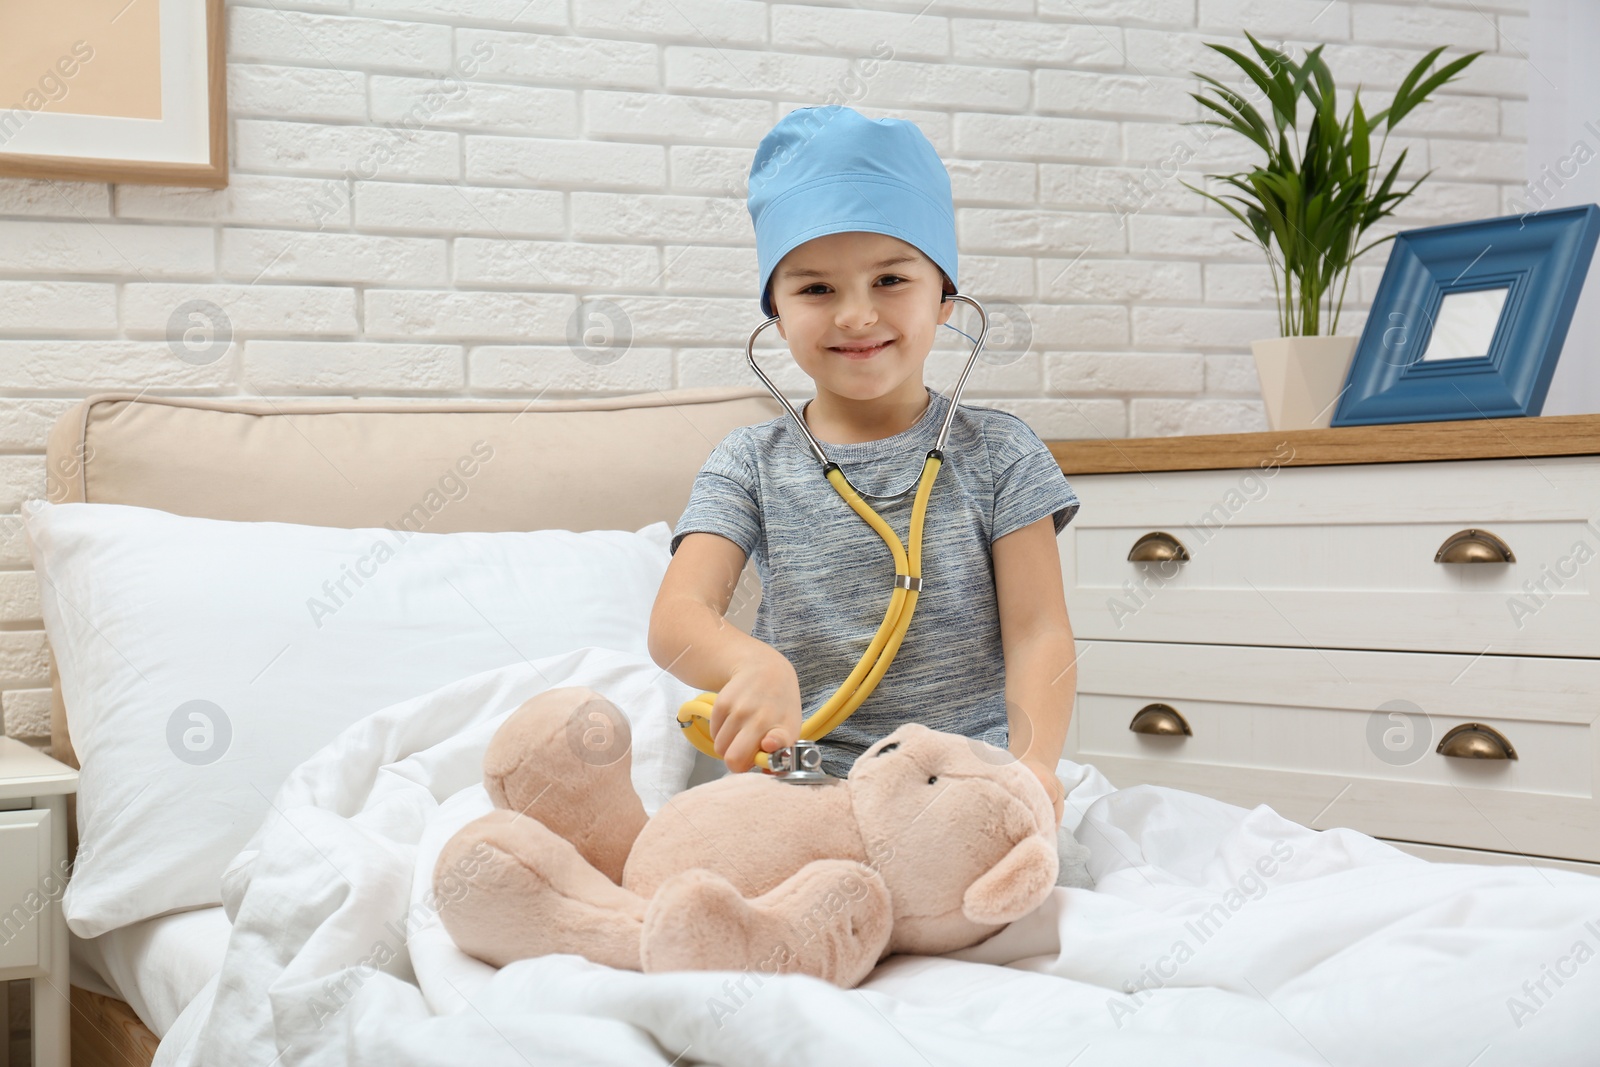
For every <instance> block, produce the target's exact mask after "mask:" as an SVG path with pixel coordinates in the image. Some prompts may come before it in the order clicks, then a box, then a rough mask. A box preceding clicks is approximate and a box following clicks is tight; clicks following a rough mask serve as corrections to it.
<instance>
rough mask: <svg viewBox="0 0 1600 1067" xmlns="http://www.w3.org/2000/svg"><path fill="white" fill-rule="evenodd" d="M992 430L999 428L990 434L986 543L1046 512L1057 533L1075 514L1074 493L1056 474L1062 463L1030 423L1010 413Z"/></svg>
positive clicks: (1037, 519) (1075, 494)
mask: <svg viewBox="0 0 1600 1067" xmlns="http://www.w3.org/2000/svg"><path fill="white" fill-rule="evenodd" d="M996 429H998V430H999V431H1000V432H999V433H998V434H997V435H991V437H990V439H989V453H990V458H991V460H992V461H993V462H994V465H995V480H994V526H993V533H992V534H991V535H990V538H989V540H990V542H991V543H992V542H994V541H998V540H999V539H1000V538H1002V537H1004V536H1005V535H1006V534H1008V533H1011V532H1012V531H1014V530H1020V529H1022V528H1023V527H1024V526H1027V525H1028V524H1029V523H1032V522H1037V521H1039V520H1040V519H1042V518H1044V517H1045V516H1046V515H1049V516H1051V517H1052V518H1053V519H1054V521H1055V532H1056V533H1057V534H1059V533H1061V531H1062V530H1064V529H1066V526H1067V523H1069V522H1071V521H1072V518H1073V516H1074V515H1076V514H1077V513H1078V494H1077V493H1076V492H1075V491H1074V490H1073V488H1072V485H1071V483H1069V482H1068V481H1067V476H1066V475H1065V474H1063V473H1061V465H1060V464H1059V463H1058V462H1057V461H1056V458H1055V456H1054V455H1052V454H1051V452H1050V449H1049V448H1048V447H1046V445H1045V443H1044V442H1043V441H1041V440H1040V439H1039V435H1038V434H1036V433H1034V432H1033V428H1032V427H1030V426H1029V425H1028V424H1027V423H1025V422H1023V421H1022V420H1021V419H1019V418H1017V417H1016V416H1015V415H1012V414H1010V413H1009V412H1007V413H1005V418H1004V419H1003V420H1001V423H1000V425H999V426H998V427H997V428H996ZM997 438H998V439H997Z"/></svg>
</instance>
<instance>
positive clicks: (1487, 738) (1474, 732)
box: [1434, 722, 1517, 759]
mask: <svg viewBox="0 0 1600 1067" xmlns="http://www.w3.org/2000/svg"><path fill="white" fill-rule="evenodd" d="M1434 751H1436V752H1438V753H1439V754H1440V755H1444V756H1454V757H1455V758H1456V759H1516V758H1517V750H1516V749H1514V748H1512V747H1511V742H1510V741H1507V740H1506V735H1505V734H1503V733H1501V732H1500V731H1499V730H1496V729H1495V728H1494V727H1493V726H1485V725H1484V724H1483V723H1481V722H1464V723H1462V724H1461V725H1460V726H1457V727H1454V728H1452V729H1451V731H1450V732H1449V733H1447V734H1445V735H1444V737H1442V738H1440V739H1439V747H1438V748H1437V749H1435V750H1434Z"/></svg>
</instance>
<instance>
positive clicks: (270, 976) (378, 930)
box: [156, 649, 1600, 1067]
mask: <svg viewBox="0 0 1600 1067" xmlns="http://www.w3.org/2000/svg"><path fill="white" fill-rule="evenodd" d="M556 685H590V686H593V687H594V688H595V689H597V690H599V691H600V692H602V693H605V694H606V695H607V696H608V697H611V698H612V699H613V700H614V701H616V702H617V703H618V704H619V706H621V707H623V709H624V710H625V711H627V712H628V713H629V714H630V715H631V716H634V717H635V718H636V719H638V718H639V717H642V716H648V715H660V716H666V717H667V718H668V719H670V717H671V716H672V714H673V712H674V711H675V709H676V707H677V704H678V703H679V702H681V701H682V700H685V699H688V698H689V697H690V696H691V695H692V691H691V690H688V689H686V688H685V687H684V686H682V685H681V684H679V683H677V682H676V681H675V680H674V679H672V678H671V676H669V675H666V674H664V673H663V672H661V671H660V670H659V669H658V668H656V667H655V666H654V665H653V664H650V663H648V662H646V661H643V660H640V659H638V658H636V657H633V656H630V655H627V654H624V653H620V652H613V651H609V650H602V649H582V650H578V651H576V652H573V653H571V654H568V655H565V656H560V657H552V658H551V659H546V660H541V661H538V662H537V663H535V664H517V665H515V666H511V667H507V668H504V669H503V670H497V671H491V672H488V673H485V674H481V675H477V676H474V677H472V678H468V679H463V680H462V681H461V682H460V683H457V684H455V685H452V686H448V687H446V688H444V689H441V690H439V691H437V692H434V693H429V694H425V695H423V696H421V697H418V698H416V699H414V700H411V701H407V702H405V703H403V704H399V705H396V706H394V707H392V708H389V709H386V710H385V711H383V712H380V713H379V714H377V715H375V716H373V717H372V718H370V719H368V720H366V721H364V722H362V723H359V724H357V725H356V726H354V727H352V728H351V729H350V730H347V731H346V732H345V733H344V734H343V735H341V736H340V737H339V738H338V739H337V740H336V741H335V742H334V743H333V744H331V745H330V746H329V747H327V748H326V749H324V750H323V751H322V752H320V753H318V754H317V755H316V756H315V757H313V758H312V759H311V760H309V761H307V762H306V763H305V764H304V765H302V766H301V767H300V768H299V769H298V770H297V771H296V773H295V774H294V776H293V777H292V778H291V779H290V780H289V782H288V783H286V784H285V786H284V787H283V789H282V790H281V791H280V793H279V794H278V796H277V798H276V800H275V803H274V807H275V811H276V814H275V815H274V816H273V818H271V819H270V820H269V821H268V822H267V824H266V825H264V826H263V828H262V830H261V832H260V833H258V834H257V836H256V839H255V840H254V841H253V842H252V846H253V847H252V848H250V849H247V850H246V851H245V852H244V853H241V855H240V857H239V859H238V860H236V861H235V864H234V866H233V867H232V868H231V869H230V871H229V874H228V876H227V878H226V879H225V887H224V888H225V894H224V897H225V906H226V907H227V909H228V912H229V914H230V916H231V917H232V918H233V921H234V929H233V934H232V938H231V940H230V943H229V946H228V951H227V955H226V957H225V960H224V964H223V968H222V972H221V973H220V974H219V975H218V977H217V978H216V979H215V980H214V981H213V982H212V983H211V984H210V985H209V986H208V987H207V988H206V990H205V991H204V992H203V993H202V994H201V995H200V996H199V997H197V998H196V999H195V1001H194V1002H193V1003H191V1004H190V1005H189V1007H188V1009H187V1010H186V1011H185V1012H184V1013H183V1015H182V1016H181V1017H180V1018H179V1020H178V1022H177V1024H176V1025H175V1026H174V1027H173V1029H172V1030H171V1031H170V1032H169V1033H168V1034H167V1035H166V1038H165V1039H164V1040H163V1041H162V1044H161V1049H160V1052H159V1053H158V1055H157V1057H156V1064H157V1067H173V1065H178V1064H182V1065H198V1064H206V1065H220V1064H227V1065H229V1067H235V1065H245V1064H259V1065H262V1067H267V1065H271V1064H283V1065H285V1067H291V1065H297V1064H316V1065H334V1064H351V1065H358V1067H393V1065H404V1064H418V1065H421V1064H438V1065H459V1064H470V1065H472V1067H498V1065H501V1064H505V1065H509V1067H525V1065H527V1064H541V1065H542V1064H547V1063H548V1064H552V1065H555V1064H576V1063H584V1064H617V1065H629V1067H636V1065H640V1064H672V1065H678V1064H693V1063H710V1064H730V1065H738V1067H756V1065H763V1064H784V1065H788V1064H799V1065H819V1067H841V1065H847V1064H858V1063H873V1064H888V1065H899V1064H906V1065H913V1067H928V1065H941V1067H942V1065H945V1064H951V1065H957V1064H960V1065H966V1064H976V1063H1012V1064H1039V1065H1045V1064H1049V1065H1052V1067H1067V1065H1075V1067H1091V1065H1105V1064H1130V1065H1133V1064H1137V1065H1139V1067H1153V1065H1161V1064H1175V1065H1176V1064H1181V1065H1184V1067H1192V1065H1201V1064H1213V1063H1214V1064H1226V1065H1228V1067H1239V1065H1243V1067H1256V1065H1270V1064H1295V1065H1324V1067H1326V1065H1330V1064H1331V1065H1341V1067H1342V1065H1345V1064H1351V1065H1360V1067H1368V1065H1376V1064H1403V1065H1405V1067H1423V1065H1429V1064H1439V1065H1442V1067H1468V1065H1471V1067H1491V1065H1525V1064H1539V1065H1541V1067H1553V1065H1561V1064H1573V1065H1580V1064H1584V1065H1590V1064H1594V1063H1596V1062H1600V1051H1597V1050H1600V961H1596V959H1595V956H1596V954H1597V952H1600V879H1596V878H1591V877H1589V876H1586V875H1579V874H1572V873H1567V872H1563V871H1559V870H1554V869H1547V868H1533V867H1531V866H1508V867H1486V866H1463V865H1450V864H1432V863H1427V862H1424V861H1422V860H1418V859H1415V858H1412V857H1410V856H1407V855H1405V854H1404V853H1401V852H1399V851H1396V850H1395V849H1393V848H1390V847H1389V846H1387V845H1384V844H1382V843H1380V842H1378V841H1375V840H1373V839H1372V838H1370V837H1367V836H1365V835H1363V834H1360V833H1356V832H1354V831H1349V830H1330V831H1324V832H1316V831H1312V830H1308V829H1306V828H1304V827H1302V826H1299V825H1296V824H1294V823H1291V822H1288V821H1287V820H1285V819H1282V818H1280V817H1279V816H1278V815H1277V814H1276V813H1274V812H1273V811H1272V810H1271V809H1269V808H1267V807H1265V806H1261V807H1257V808H1256V809H1254V810H1252V811H1247V810H1245V809H1243V808H1238V807H1234V806H1231V805H1227V804H1222V803H1219V802H1217V801H1213V800H1209V799H1207V798H1204V797H1200V796H1197V795H1194V794H1190V793H1184V792H1180V791H1177V790H1171V789H1162V788H1157V787H1150V786H1141V787H1137V788H1130V789H1124V790H1120V791H1115V790H1112V789H1111V787H1110V785H1109V783H1107V782H1106V781H1105V779H1104V778H1103V777H1102V776H1100V775H1099V773H1098V772H1096V771H1095V770H1094V769H1093V768H1092V767H1086V766H1079V765H1076V764H1071V763H1066V762H1064V763H1063V764H1062V768H1061V771H1062V775H1063V777H1064V778H1065V779H1066V780H1067V781H1068V783H1069V784H1071V785H1074V786H1075V787H1074V788H1073V789H1072V791H1071V793H1070V795H1069V802H1068V821H1069V823H1072V824H1074V825H1075V826H1076V828H1077V830H1078V836H1079V838H1080V840H1082V841H1084V842H1085V843H1086V844H1087V845H1088V846H1089V847H1090V848H1091V850H1092V852H1093V858H1092V861H1091V863H1090V870H1091V873H1092V874H1093V875H1094V877H1095V879H1096V883H1097V884H1096V886H1095V888H1094V889H1092V890H1087V889H1066V888H1057V889H1055V890H1054V892H1053V895H1052V897H1051V898H1050V899H1049V900H1048V901H1047V902H1046V904H1045V905H1044V906H1043V907H1041V908H1040V909H1039V910H1038V911H1037V912H1035V913H1034V914H1033V915H1031V916H1029V917H1028V918H1026V919H1024V920H1022V921H1020V922H1017V923H1015V924H1013V925H1012V926H1011V927H1009V928H1008V929H1006V930H1004V931H1002V932H1001V933H1000V934H998V935H996V936H995V937H993V938H991V939H990V940H989V941H987V942H985V943H983V944H982V945H979V946H976V947H975V948H972V949H968V950H965V951H963V952H959V953H955V954H953V955H951V956H949V957H939V958H919V957H891V958H890V959H889V960H887V961H885V962H884V964H883V965H881V966H880V967H879V968H878V969H877V970H876V971H875V972H873V974H872V975H871V977H870V978H869V979H868V980H867V981H866V983H864V984H863V985H862V986H861V987H860V988H859V989H856V990H849V991H846V990H840V989H836V988H834V987H833V986H830V985H828V984H826V983H823V982H820V981H817V980H815V979H811V978H806V977H796V976H784V977H763V976H761V975H759V974H756V973H753V972H752V973H746V974H734V973H730V972H706V973H682V974H664V975H642V974H635V973H631V972H625V971H617V970H613V969H611V968H608V967H603V966H600V965H597V964H592V963H589V962H588V961H586V960H583V959H581V958H579V957H576V956H570V955H568V956H551V957H546V958H543V959H533V960H523V961H520V962H518V963H515V964H512V965H511V966H508V967H505V968H503V969H501V970H499V971H496V970H494V969H492V968H490V967H487V966H485V965H483V964H481V963H478V962H477V961H475V960H472V959H470V958H468V957H466V956H464V955H463V954H461V953H460V952H458V951H457V950H456V949H455V947H454V945H453V944H452V943H451V942H450V939H449V937H448V935H446V934H445V933H444V931H443V929H442V927H441V926H440V925H439V923H438V920H437V917H436V915H435V914H434V912H433V910H432V908H431V907H429V897H428V890H429V888H430V881H431V871H432V867H433V861H434V859H435V857H436V856H437V854H438V851H439V849H440V847H441V846H442V844H443V842H444V841H445V839H447V838H448V837H449V835H450V834H451V833H453V832H454V830H455V829H456V828H457V827H458V826H460V825H462V824H464V823H465V822H467V821H469V820H470V819H472V818H474V817H475V816H476V815H478V814H480V813H481V812H483V811H486V810H488V807H489V805H488V800H487V797H486V795H485V794H484V792H483V789H482V784H481V769H480V767H479V760H480V759H481V756H482V753H483V748H484V746H485V744H486V743H487V742H488V739H489V737H490V736H491V734H492V733H493V731H494V729H495V728H496V727H497V726H498V725H499V723H500V722H501V720H502V719H504V717H505V715H506V714H508V713H509V712H510V711H511V710H513V709H514V708H515V707H516V706H517V705H518V704H520V703H521V702H522V701H523V700H525V699H527V697H529V696H531V695H533V694H535V693H538V692H540V691H542V690H544V689H545V688H548V687H551V686H556ZM658 721H660V720H658ZM637 743H638V738H637V734H636V744H637ZM685 744H686V742H685ZM663 799H664V797H662V796H659V795H657V796H650V795H646V796H645V797H644V800H645V804H646V808H647V809H649V810H651V811H653V810H654V809H655V808H656V807H658V806H659V805H660V804H661V802H662V801H663Z"/></svg>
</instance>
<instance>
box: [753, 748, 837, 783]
mask: <svg viewBox="0 0 1600 1067" xmlns="http://www.w3.org/2000/svg"><path fill="white" fill-rule="evenodd" d="M768 762H769V764H770V769H771V771H772V776H773V777H774V778H776V779H778V780H779V781H781V782H787V783H788V784H790V785H825V784H826V783H828V782H831V781H833V780H834V779H833V776H832V775H830V774H828V773H827V772H826V771H824V770H823V769H822V748H821V747H820V746H819V745H818V744H817V743H816V742H814V741H796V742H795V743H794V744H793V745H792V746H788V747H785V748H780V749H778V751H776V752H774V753H772V755H771V756H769V757H768Z"/></svg>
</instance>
